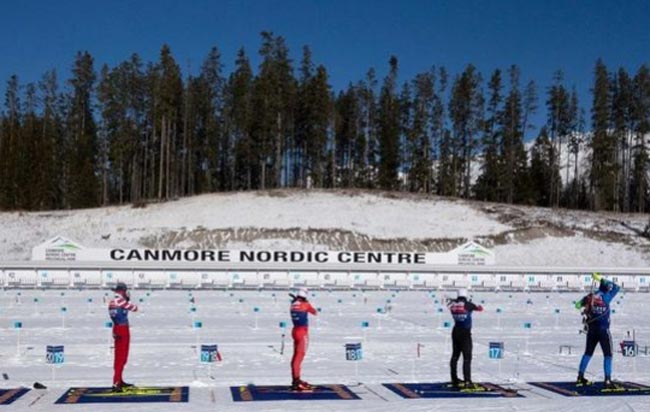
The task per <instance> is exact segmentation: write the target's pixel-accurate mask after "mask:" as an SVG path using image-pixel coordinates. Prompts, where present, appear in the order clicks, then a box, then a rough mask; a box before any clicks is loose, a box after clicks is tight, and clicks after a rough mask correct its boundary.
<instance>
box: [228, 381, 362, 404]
mask: <svg viewBox="0 0 650 412" xmlns="http://www.w3.org/2000/svg"><path fill="white" fill-rule="evenodd" d="M230 393H231V394H232V399H233V400H234V401H235V402H251V401H323V400H337V399H338V400H352V399H360V398H359V397H358V396H357V395H355V394H354V393H353V392H352V391H351V390H350V388H348V387H347V386H345V385H315V386H314V389H313V390H310V391H306V392H298V391H292V390H291V387H290V386H257V385H246V386H231V387H230Z"/></svg>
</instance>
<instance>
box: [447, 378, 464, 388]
mask: <svg viewBox="0 0 650 412" xmlns="http://www.w3.org/2000/svg"><path fill="white" fill-rule="evenodd" d="M462 386H463V383H462V382H461V381H460V380H458V379H452V380H451V383H450V384H449V385H448V387H450V388H454V389H460V388H461V387H462Z"/></svg>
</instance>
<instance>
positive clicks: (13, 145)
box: [0, 75, 21, 210]
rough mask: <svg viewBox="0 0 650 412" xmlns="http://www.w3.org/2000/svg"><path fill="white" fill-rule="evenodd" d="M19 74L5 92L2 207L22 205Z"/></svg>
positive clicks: (0, 156) (0, 175)
mask: <svg viewBox="0 0 650 412" xmlns="http://www.w3.org/2000/svg"><path fill="white" fill-rule="evenodd" d="M18 87H19V86H18V76H16V75H13V76H11V77H10V78H9V81H8V82H7V90H6V92H5V115H4V118H3V121H2V131H1V133H0V202H1V203H0V207H2V208H4V209H9V210H14V209H16V208H18V207H20V202H19V194H18V192H19V190H20V189H21V188H19V187H18V180H17V179H18V172H19V171H18V165H19V159H18V157H19V154H18V151H19V145H20V132H21V130H20V128H21V113H20V97H19V91H18Z"/></svg>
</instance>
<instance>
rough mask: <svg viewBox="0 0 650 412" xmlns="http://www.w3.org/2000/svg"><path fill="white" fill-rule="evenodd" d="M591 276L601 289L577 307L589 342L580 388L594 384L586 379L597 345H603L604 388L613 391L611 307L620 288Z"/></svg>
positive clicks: (578, 380)
mask: <svg viewBox="0 0 650 412" xmlns="http://www.w3.org/2000/svg"><path fill="white" fill-rule="evenodd" d="M591 277H592V279H594V280H595V281H596V282H599V286H598V290H597V291H595V292H592V293H590V294H588V295H586V296H584V297H583V298H582V299H580V300H579V301H577V302H576V305H575V307H576V309H582V314H583V322H584V324H585V326H586V328H587V343H586V345H585V353H584V355H582V359H581V360H580V369H579V370H578V378H577V380H576V385H578V386H582V385H589V384H590V383H591V382H589V381H588V380H587V378H585V372H586V370H587V366H588V365H589V361H590V360H591V357H592V356H593V354H594V350H595V349H596V345H598V344H600V348H601V349H602V350H603V356H604V362H603V367H604V369H605V381H604V387H605V388H606V389H613V388H615V387H616V385H615V384H614V383H613V382H612V335H611V334H610V333H609V320H610V319H609V315H610V309H609V304H610V302H611V301H612V299H614V296H616V294H617V293H618V291H619V289H620V288H619V286H618V285H617V284H615V283H614V282H612V281H610V280H607V279H605V278H603V277H602V276H601V275H600V274H598V273H594V274H592V275H591Z"/></svg>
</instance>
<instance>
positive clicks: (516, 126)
mask: <svg viewBox="0 0 650 412" xmlns="http://www.w3.org/2000/svg"><path fill="white" fill-rule="evenodd" d="M509 76H510V91H509V93H508V96H507V97H506V99H505V102H504V110H503V116H502V117H501V125H500V128H501V131H500V134H501V158H502V165H503V166H502V174H501V179H500V180H501V181H502V182H503V183H502V189H503V195H502V197H501V199H502V201H504V202H506V203H515V202H516V203H519V202H526V203H528V202H530V201H531V200H530V193H528V192H527V188H528V181H527V179H528V169H527V164H528V162H527V154H526V150H525V148H524V144H523V135H524V130H523V109H522V96H521V91H520V90H519V76H520V72H519V68H517V66H511V67H510V70H509Z"/></svg>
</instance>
